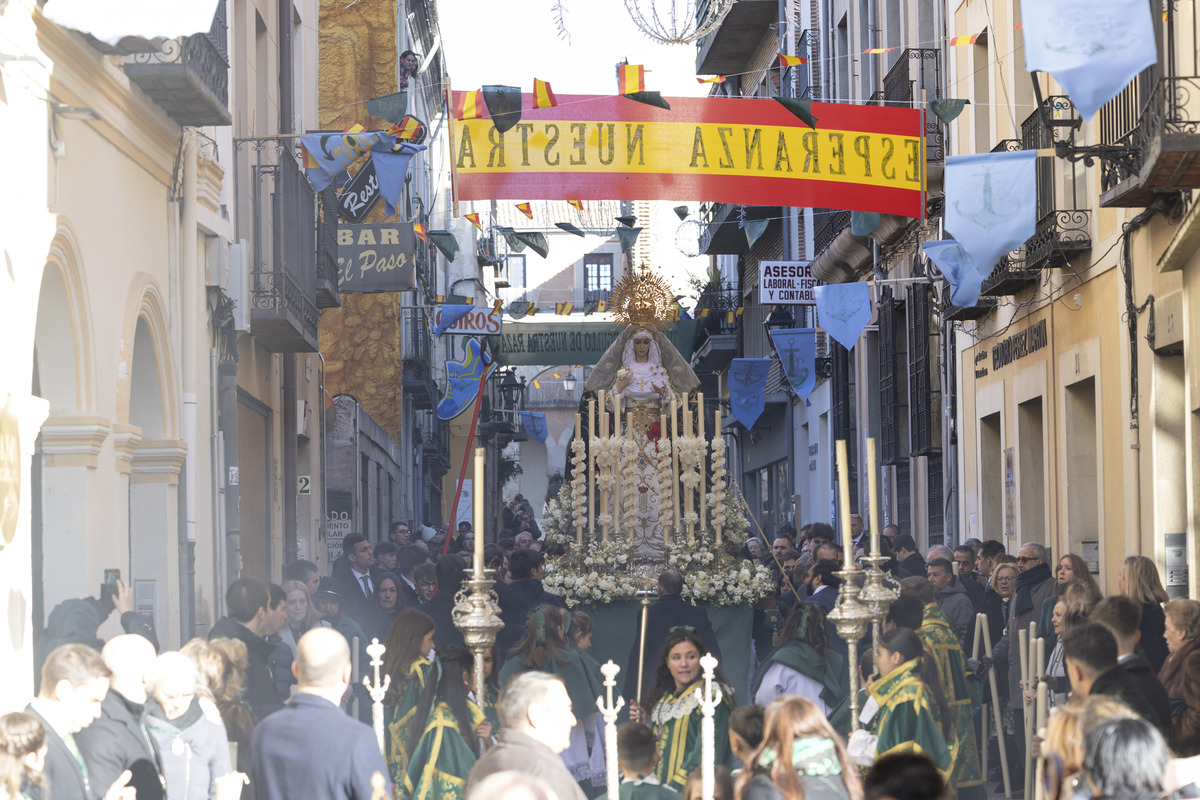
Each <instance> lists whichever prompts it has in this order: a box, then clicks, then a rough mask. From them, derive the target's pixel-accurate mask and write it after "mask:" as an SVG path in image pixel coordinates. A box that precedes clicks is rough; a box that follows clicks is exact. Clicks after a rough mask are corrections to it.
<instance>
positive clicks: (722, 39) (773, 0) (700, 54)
mask: <svg viewBox="0 0 1200 800" xmlns="http://www.w3.org/2000/svg"><path fill="white" fill-rule="evenodd" d="M708 4H709V0H697V2H696V17H697V18H700V17H701V16H702V15H703V14H705V13H706V12H707V10H708ZM777 16H779V3H778V2H777V0H738V2H736V3H734V4H733V8H731V9H730V10H729V14H728V15H727V16H726V17H725V19H724V20H723V21H722V22H721V25H720V27H718V28H717V29H716V30H715V31H713V32H712V33H710V34H709V35H708V36H705V37H704V38H703V39H701V40H700V41H698V42H696V73H697V74H698V75H732V74H738V73H741V72H745V71H746V66H747V64H748V63H749V60H750V58H751V57H752V56H753V55H754V51H755V50H756V49H757V48H758V45H759V43H760V42H761V41H762V40H763V37H764V36H766V35H767V26H769V25H771V24H774V23H775V22H776V17H777Z"/></svg>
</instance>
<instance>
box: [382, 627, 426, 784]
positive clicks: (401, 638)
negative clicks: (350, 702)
mask: <svg viewBox="0 0 1200 800" xmlns="http://www.w3.org/2000/svg"><path fill="white" fill-rule="evenodd" d="M433 632H434V624H433V620H432V619H431V618H430V617H429V615H428V614H423V613H421V612H420V611H413V610H412V609H405V610H404V611H401V612H400V613H399V614H397V615H396V619H395V620H394V621H393V622H392V627H391V629H390V630H389V631H388V637H387V643H386V646H387V650H386V651H385V652H384V654H383V672H384V674H385V675H388V676H389V677H390V678H391V683H390V684H389V686H388V691H387V694H386V695H384V698H383V720H384V726H385V728H386V734H385V736H384V758H385V759H386V760H387V765H388V772H389V773H390V774H391V776H392V785H393V786H403V785H404V776H405V773H406V772H407V770H408V762H409V754H410V752H411V751H410V750H409V745H410V742H411V741H412V738H413V735H414V732H416V733H419V732H420V731H415V729H416V727H417V723H416V719H417V717H416V711H417V703H418V702H419V700H420V698H421V693H422V691H424V689H425V684H426V682H427V681H428V679H429V673H430V671H431V670H432V669H433V662H432V661H430V658H429V657H430V655H431V654H432V653H433Z"/></svg>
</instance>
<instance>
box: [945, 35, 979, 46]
mask: <svg viewBox="0 0 1200 800" xmlns="http://www.w3.org/2000/svg"><path fill="white" fill-rule="evenodd" d="M978 38H979V34H978V33H973V34H971V35H970V36H955V37H954V38H953V39H951V40H950V46H951V47H962V46H963V45H967V44H975V41H976V40H977V39H978Z"/></svg>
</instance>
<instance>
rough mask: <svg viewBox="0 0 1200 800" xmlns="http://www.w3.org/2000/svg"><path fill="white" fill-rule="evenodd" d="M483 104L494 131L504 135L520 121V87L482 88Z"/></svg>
mask: <svg viewBox="0 0 1200 800" xmlns="http://www.w3.org/2000/svg"><path fill="white" fill-rule="evenodd" d="M483 102H484V103H486V104H487V109H488V113H489V114H491V115H492V124H493V125H495V126H496V130H498V131H500V133H505V132H507V131H508V130H510V129H511V128H512V127H513V126H514V125H516V124H517V123H518V122H520V121H521V87H519V86H484V87H483Z"/></svg>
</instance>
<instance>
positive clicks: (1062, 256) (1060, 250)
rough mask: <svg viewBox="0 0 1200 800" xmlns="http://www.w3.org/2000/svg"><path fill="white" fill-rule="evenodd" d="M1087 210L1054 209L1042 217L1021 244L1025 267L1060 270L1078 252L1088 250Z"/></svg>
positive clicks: (1089, 244) (1089, 217) (1089, 239)
mask: <svg viewBox="0 0 1200 800" xmlns="http://www.w3.org/2000/svg"><path fill="white" fill-rule="evenodd" d="M1090 222H1091V212H1090V211H1088V210H1087V209H1083V208H1079V209H1058V210H1053V211H1050V212H1048V213H1046V214H1043V215H1042V216H1041V218H1040V219H1039V220H1038V222H1037V232H1036V233H1035V234H1034V235H1033V238H1032V239H1030V240H1029V241H1027V242H1026V243H1025V264H1026V267H1027V268H1032V269H1054V268H1056V267H1064V266H1066V265H1067V263H1068V262H1069V261H1070V259H1071V258H1072V257H1073V256H1075V255H1078V254H1079V253H1083V252H1086V251H1088V250H1091V249H1092V235H1091V233H1090V231H1089V223H1090Z"/></svg>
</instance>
